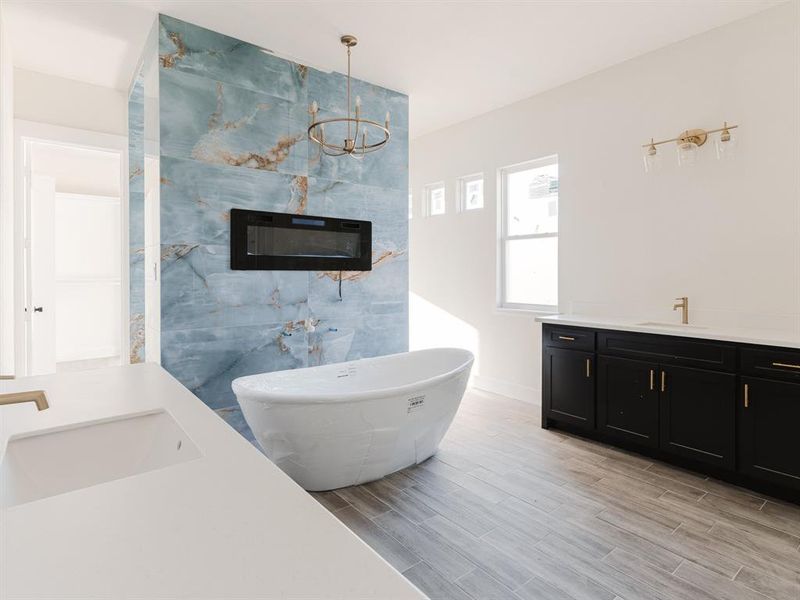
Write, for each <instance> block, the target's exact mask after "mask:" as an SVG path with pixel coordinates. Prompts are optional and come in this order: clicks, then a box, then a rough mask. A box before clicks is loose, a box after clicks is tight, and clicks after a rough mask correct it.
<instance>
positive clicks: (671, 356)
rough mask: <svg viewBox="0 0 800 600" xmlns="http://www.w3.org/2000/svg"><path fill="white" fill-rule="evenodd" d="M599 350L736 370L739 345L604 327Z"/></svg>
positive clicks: (717, 369)
mask: <svg viewBox="0 0 800 600" xmlns="http://www.w3.org/2000/svg"><path fill="white" fill-rule="evenodd" d="M597 352H598V353H599V354H606V355H609V356H622V357H625V358H635V359H639V360H648V361H657V362H659V363H665V364H673V365H680V366H685V367H696V368H698V369H711V370H714V371H728V372H733V371H735V370H736V346H733V345H731V344H724V343H721V342H715V341H711V340H698V339H696V338H692V339H687V338H682V337H673V336H667V335H651V334H645V333H627V332H617V331H601V332H599V333H598V334H597Z"/></svg>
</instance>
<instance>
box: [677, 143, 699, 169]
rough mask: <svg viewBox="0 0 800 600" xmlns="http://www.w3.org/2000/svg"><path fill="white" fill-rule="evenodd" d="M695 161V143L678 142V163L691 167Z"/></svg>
mask: <svg viewBox="0 0 800 600" xmlns="http://www.w3.org/2000/svg"><path fill="white" fill-rule="evenodd" d="M696 163H697V144H695V143H694V142H688V141H685V142H681V143H680V144H678V165H680V166H681V167H691V166H693V165H695V164H696Z"/></svg>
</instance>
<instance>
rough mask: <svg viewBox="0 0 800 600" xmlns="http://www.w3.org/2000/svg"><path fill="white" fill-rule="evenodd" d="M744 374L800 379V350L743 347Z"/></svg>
mask: <svg viewBox="0 0 800 600" xmlns="http://www.w3.org/2000/svg"><path fill="white" fill-rule="evenodd" d="M741 371H742V375H752V376H754V377H765V378H768V379H783V380H786V381H800V351H797V350H784V349H782V348H742V351H741Z"/></svg>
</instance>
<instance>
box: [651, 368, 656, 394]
mask: <svg viewBox="0 0 800 600" xmlns="http://www.w3.org/2000/svg"><path fill="white" fill-rule="evenodd" d="M654 389H656V371H655V369H650V391H653V390H654Z"/></svg>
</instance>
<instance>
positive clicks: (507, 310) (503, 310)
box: [494, 306, 559, 316]
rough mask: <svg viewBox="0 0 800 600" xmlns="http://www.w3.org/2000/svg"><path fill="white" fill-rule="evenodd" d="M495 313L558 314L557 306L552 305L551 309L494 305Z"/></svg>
mask: <svg viewBox="0 0 800 600" xmlns="http://www.w3.org/2000/svg"><path fill="white" fill-rule="evenodd" d="M494 312H495V313H502V314H510V315H531V316H540V315H556V314H558V312H559V311H558V307H557V306H554V307H552V309H547V308H544V307H542V308H523V307H512V306H495V308H494Z"/></svg>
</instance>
